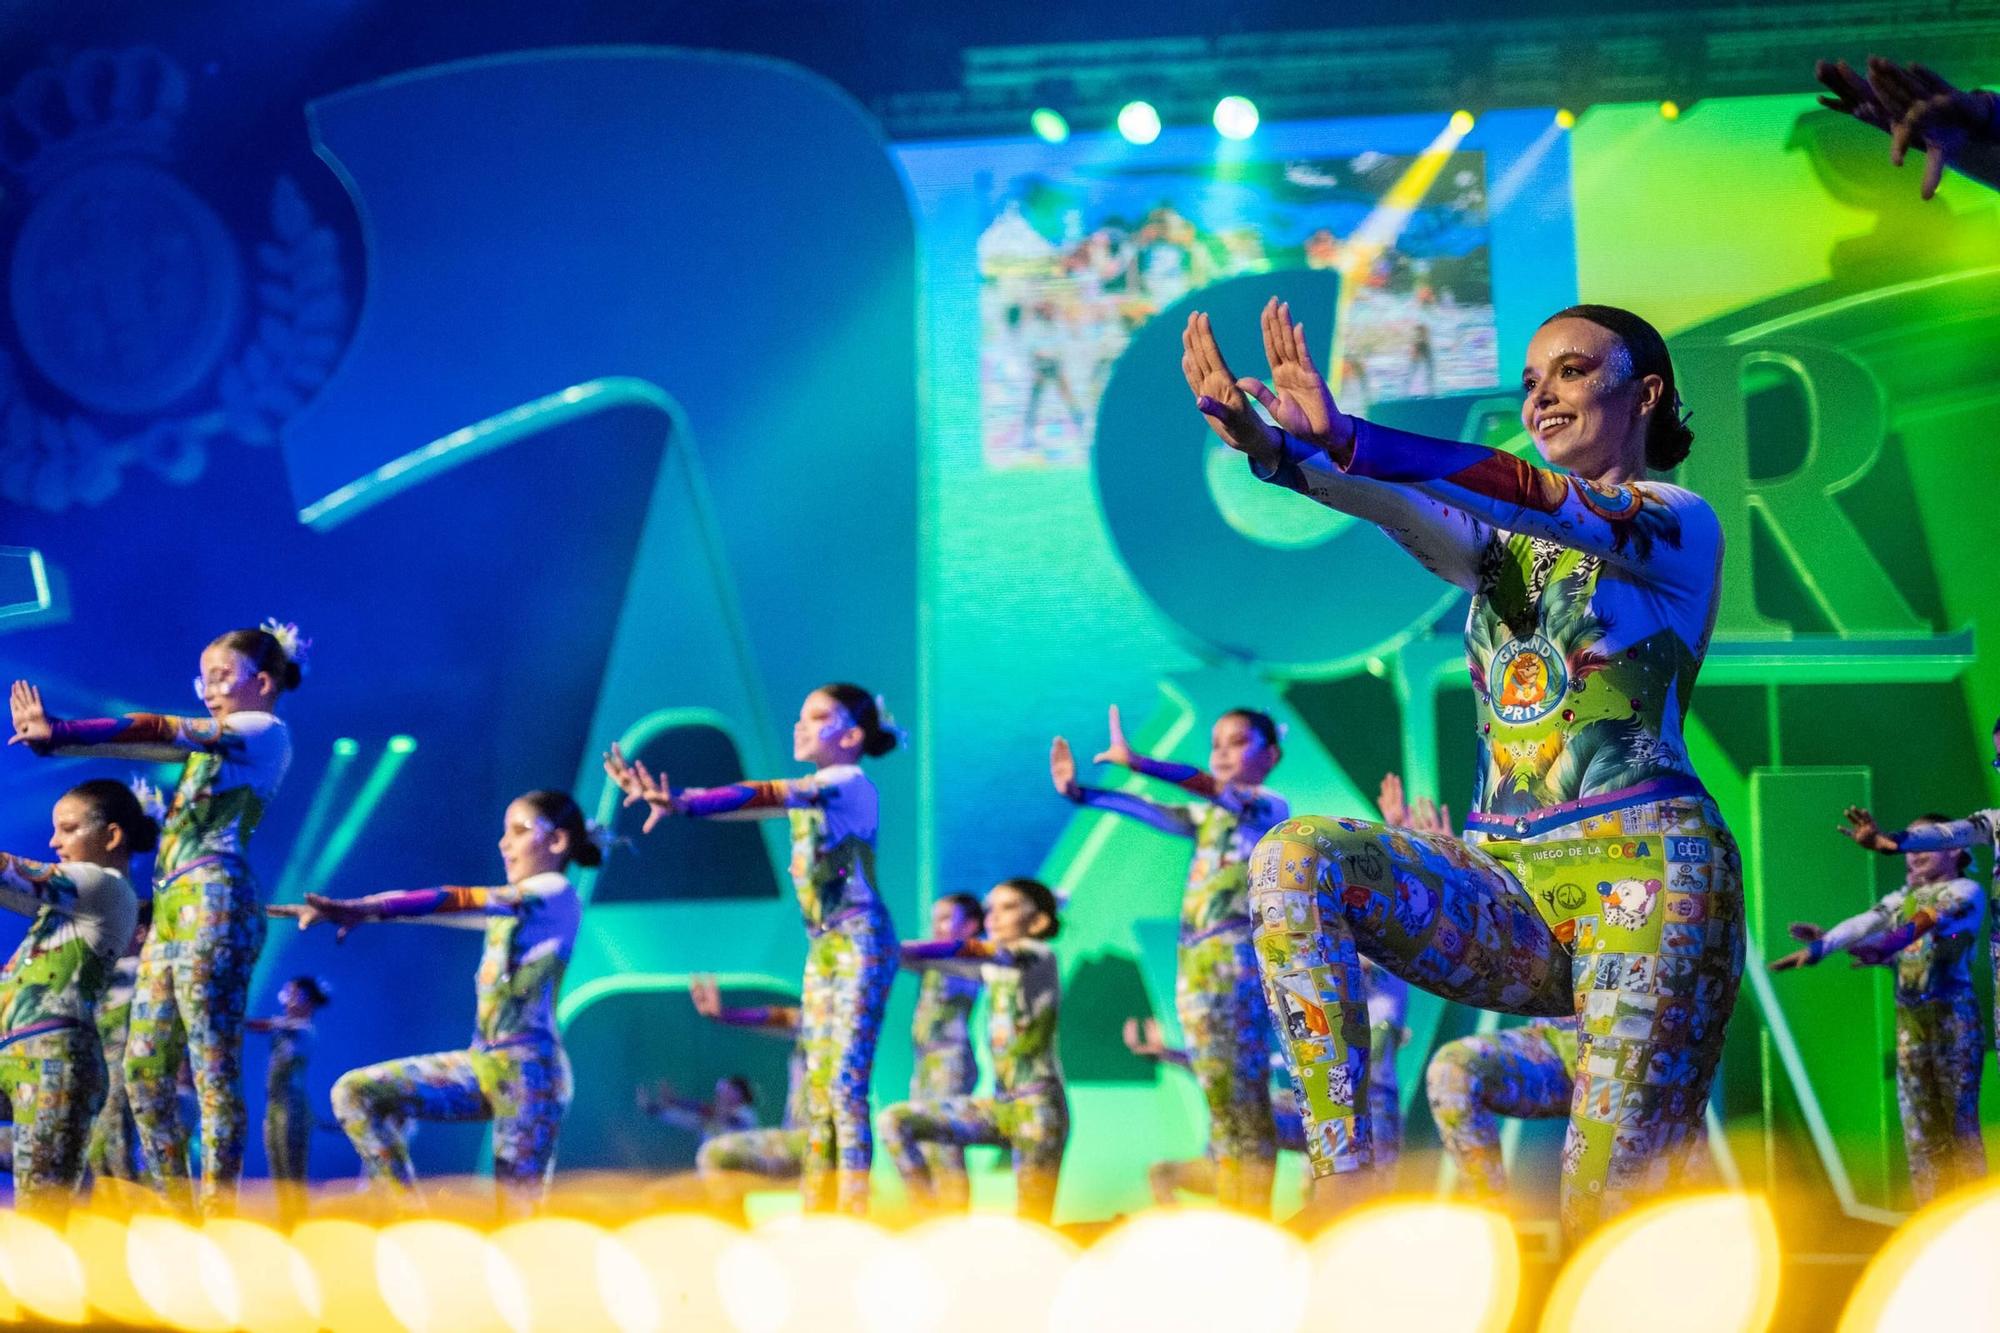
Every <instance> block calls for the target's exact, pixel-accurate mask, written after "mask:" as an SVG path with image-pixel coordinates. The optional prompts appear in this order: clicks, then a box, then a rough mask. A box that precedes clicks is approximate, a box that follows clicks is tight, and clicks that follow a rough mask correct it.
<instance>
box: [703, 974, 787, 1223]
mask: <svg viewBox="0 0 2000 1333" xmlns="http://www.w3.org/2000/svg"><path fill="white" fill-rule="evenodd" d="M688 998H689V999H690V1000H692V1001H693V1002H694V1008H695V1012H696V1013H698V1014H700V1015H701V1016H702V1017H703V1018H706V1019H709V1020H711V1021H713V1022H717V1023H722V1024H725V1025H727V1026H729V1027H736V1028H745V1029H747V1030H749V1031H751V1032H758V1033H762V1034H763V1035H765V1036H767V1037H775V1038H777V1039H779V1040H781V1041H786V1042H790V1043H791V1046H792V1055H791V1059H790V1060H789V1061H787V1062H786V1075H787V1077H786V1080H785V1113H784V1117H783V1119H782V1120H781V1121H780V1122H779V1124H778V1126H777V1127H776V1128H774V1129H756V1128H750V1127H746V1128H743V1129H739V1130H735V1131H733V1132H731V1133H728V1134H717V1135H715V1136H714V1137H712V1138H707V1139H703V1140H702V1144H701V1147H700V1148H699V1149H698V1150H697V1151H696V1153H695V1159H694V1164H695V1171H696V1173H697V1174H698V1175H699V1176H700V1178H701V1184H702V1188H703V1190H705V1191H706V1192H707V1194H708V1199H709V1202H710V1204H711V1205H712V1206H713V1207H714V1208H715V1209H716V1210H717V1211H718V1212H720V1213H721V1214H722V1215H723V1216H724V1217H725V1218H726V1219H727V1220H729V1221H732V1222H736V1223H741V1222H742V1221H743V1198H744V1196H745V1195H747V1194H749V1193H750V1192H752V1191H753V1190H756V1189H759V1188H768V1187H771V1186H776V1185H783V1184H793V1183H796V1182H797V1181H798V1180H799V1179H800V1178H801V1177H802V1176H804V1174H805V1161H806V1138H807V1131H806V1061H805V1049H804V1048H803V1047H802V1046H801V1045H800V1044H799V1010H798V1007H797V1006H796V1005H785V1004H768V1005H751V1006H748V1007H743V1008H725V1007H724V1006H723V1003H722V991H721V990H720V989H719V988H718V987H717V986H716V984H715V978H713V977H705V976H695V977H689V978H688Z"/></svg>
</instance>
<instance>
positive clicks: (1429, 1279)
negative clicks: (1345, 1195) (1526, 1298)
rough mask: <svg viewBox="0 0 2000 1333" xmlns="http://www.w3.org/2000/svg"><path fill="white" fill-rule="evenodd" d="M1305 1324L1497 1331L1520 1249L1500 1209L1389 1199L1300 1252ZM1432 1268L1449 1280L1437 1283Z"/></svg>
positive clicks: (1515, 1296)
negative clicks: (1305, 1277)
mask: <svg viewBox="0 0 2000 1333" xmlns="http://www.w3.org/2000/svg"><path fill="white" fill-rule="evenodd" d="M1309 1259H1310V1262H1311V1264H1312V1278H1311V1284H1310V1286H1309V1288H1308V1293H1309V1294H1308V1296H1307V1299H1306V1304H1307V1308H1308V1309H1309V1310H1310V1311H1311V1313H1310V1314H1309V1315H1308V1316H1307V1318H1306V1321H1305V1324H1304V1327H1305V1328H1307V1329H1312V1330H1318V1329H1334V1328H1346V1327H1351V1326H1352V1325H1353V1323H1354V1321H1355V1320H1356V1319H1357V1318H1359V1317H1360V1316H1361V1315H1363V1314H1364V1313H1365V1314H1366V1318H1367V1322H1368V1323H1369V1325H1370V1326H1371V1327H1380V1328H1412V1329H1416V1328H1420V1329H1423V1330H1425V1333H1501V1330H1504V1329H1506V1328H1507V1327H1508V1326H1509V1325H1510V1324H1511V1323H1512V1321H1513V1318H1514V1306H1515V1303H1516V1302H1517V1301H1518V1300H1519V1299H1520V1294H1521V1252H1520V1246H1519V1244H1518V1243H1517V1242H1516V1241H1515V1239H1514V1229H1513V1228H1512V1227H1511V1226H1510V1225H1509V1224H1508V1222H1507V1219H1506V1218H1505V1217H1502V1216H1501V1215H1500V1214H1499V1213H1496V1212H1493V1211H1491V1210H1490V1209H1486V1208H1475V1207H1473V1206H1471V1205H1469V1204H1462V1203H1446V1202H1441V1201H1437V1200H1430V1199H1410V1200H1391V1201H1388V1202H1384V1203H1379V1204H1375V1205H1373V1206H1371V1207H1368V1208H1363V1209H1361V1210H1360V1211H1358V1212H1355V1213H1353V1214H1351V1215H1349V1216H1347V1217H1344V1218H1342V1219H1341V1220H1340V1221H1339V1222H1337V1223H1335V1224H1334V1225H1333V1226H1332V1227H1330V1228H1328V1229H1327V1230H1326V1231H1325V1232H1323V1233H1322V1234H1321V1235H1320V1236H1319V1238H1318V1239H1317V1240H1315V1241H1313V1243H1312V1246H1311V1249H1310V1251H1309ZM1441 1273H1449V1274H1450V1275H1451V1280H1450V1281H1448V1282H1445V1281H1439V1280H1438V1279H1439V1275H1440V1274H1441Z"/></svg>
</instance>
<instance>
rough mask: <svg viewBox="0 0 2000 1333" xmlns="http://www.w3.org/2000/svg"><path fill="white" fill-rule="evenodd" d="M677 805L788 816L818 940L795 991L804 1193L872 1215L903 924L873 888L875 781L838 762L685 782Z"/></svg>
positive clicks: (803, 899) (691, 810) (698, 813)
mask: <svg viewBox="0 0 2000 1333" xmlns="http://www.w3.org/2000/svg"><path fill="white" fill-rule="evenodd" d="M676 802H677V808H678V809H679V811H680V812H681V813H682V814H686V815H690V816H693V817H695V818H705V819H762V818H771V817H774V816H777V815H785V816H787V817H788V818H789V819H790V821H791V826H792V863H791V874H792V886H793V888H794V889H795V890H797V892H798V899H799V912H800V915H801V917H802V918H803V919H804V921H805V927H806V933H807V935H808V936H810V943H809V944H808V945H807V946H806V971H805V981H804V983H803V985H802V986H801V988H800V997H799V1004H800V1007H801V1009H802V1011H803V1020H802V1027H801V1030H800V1033H799V1042H800V1045H801V1047H802V1048H803V1049H804V1051H805V1054H806V1097H807V1100H806V1138H807V1142H806V1162H805V1173H804V1176H803V1179H802V1193H803V1196H804V1201H805V1206H806V1207H807V1208H809V1209H826V1208H829V1207H837V1208H839V1209H840V1210H841V1211H842V1212H848V1213H864V1212H866V1211H867V1209H868V1171H869V1167H870V1166H871V1165H872V1164H873V1162H874V1160H875V1136H874V1130H873V1128H872V1126H871V1125H870V1123H869V1117H868V1087H869V1080H870V1078H871V1077H872V1076H873V1073H874V1069H875V1045H876V1042H877V1041H878V1040H879V1039H880V1037H881V1033H882V1014H883V1010H884V1009H885V1008H886V1007H887V1006H888V1003H889V985H890V983H891V982H893V981H894V980H895V979H896V928H895V925H894V923H893V922H891V921H890V919H889V909H888V908H887V907H886V906H885V905H884V904H883V902H882V898H881V895H880V894H879V893H878V892H877V890H876V887H875V831H876V820H877V800H876V796H875V784H874V783H873V782H871V781H869V779H868V776H867V774H865V773H863V772H862V771H861V769H860V766H859V765H855V764H837V765H832V766H829V767H827V768H822V769H820V770H818V771H817V772H815V773H813V774H812V775H811V776H809V777H804V778H793V779H789V780H782V781H770V782H738V783H732V784H730V785H729V786H726V787H710V788H706V789H699V790H688V791H684V792H680V793H677V795H676Z"/></svg>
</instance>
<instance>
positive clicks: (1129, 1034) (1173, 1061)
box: [1125, 1018, 1194, 1069]
mask: <svg viewBox="0 0 2000 1333" xmlns="http://www.w3.org/2000/svg"><path fill="white" fill-rule="evenodd" d="M1125 1049H1126V1050H1128V1051H1130V1052H1132V1054H1134V1055H1136V1056H1138V1057H1139V1058H1140V1059H1142V1060H1158V1061H1159V1062H1160V1063H1161V1064H1163V1065H1173V1066H1174V1067H1175V1068H1177V1069H1192V1068H1194V1060H1193V1058H1192V1057H1190V1056H1189V1055H1188V1053H1187V1052H1186V1051H1184V1050H1182V1049H1181V1048H1180V1047H1178V1046H1169V1045H1167V1043H1166V1039H1165V1037H1164V1036H1163V1035H1162V1034H1161V1032H1160V1023H1159V1020H1158V1019H1155V1018H1147V1019H1138V1018H1128V1019H1126V1020H1125Z"/></svg>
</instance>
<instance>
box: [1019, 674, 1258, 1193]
mask: <svg viewBox="0 0 2000 1333" xmlns="http://www.w3.org/2000/svg"><path fill="white" fill-rule="evenodd" d="M1110 725H1111V744H1110V746H1109V747H1108V748H1107V749H1105V750H1104V751H1103V752H1102V753H1100V754H1099V755H1098V756H1097V757H1096V760H1095V762H1096V763H1100V764H1117V765H1119V766H1120V767H1123V768H1129V769H1131V770H1132V771H1133V772H1135V773H1143V774H1145V775H1146V776H1147V777H1151V778H1156V779H1158V780H1160V781H1162V782H1171V783H1173V784H1174V785H1175V786H1178V787H1180V788H1181V789H1183V790H1184V791H1187V792H1189V793H1190V794H1192V795H1194V796H1196V797H1199V798H1200V799H1199V800H1198V801H1196V802H1194V803H1191V804H1187V805H1166V804H1162V803H1160V802H1158V801H1154V800H1150V799H1148V798H1147V797H1144V796H1140V795H1138V794H1136V793H1133V792H1123V791H1108V790H1105V789H1103V788H1099V787H1085V786H1081V785H1079V784H1078V782H1077V780H1076V760H1075V758H1074V757H1073V756H1072V755H1071V753H1070V748H1069V742H1068V741H1066V740H1064V739H1063V738H1062V737H1060V736H1058V737H1056V739H1055V742H1054V744H1053V745H1052V746H1051V747H1050V749H1049V777H1050V779H1051V780H1052V781H1053V782H1054V783H1055V788H1056V791H1057V792H1059V793H1061V794H1062V796H1064V797H1065V798H1066V799H1068V800H1071V801H1074V802H1076V803H1077V804H1079V805H1085V806H1089V807H1091V808H1092V809H1097V810H1109V811H1113V812H1115V813H1118V814H1121V815H1127V816H1130V817H1131V818H1134V819H1138V820H1142V821H1143V822H1145V823H1147V824H1150V825H1152V826H1153V827H1154V828H1156V829H1160V830H1161V831H1163V832H1166V833H1172V834H1176V835H1178V836H1180V837H1184V838H1191V839H1193V840H1194V844H1195V854H1194V861H1193V863H1192V864H1191V865H1190V866H1189V867H1188V877H1187V886H1186V888H1185V890H1184V891H1183V892H1182V894H1181V922H1180V925H1181V933H1180V948H1179V952H1178V954H1177V956H1176V960H1175V978H1174V1008H1175V1010H1176V1011H1177V1014H1178V1016H1179V1018H1180V1023H1181V1031H1182V1033H1184V1034H1185V1036H1186V1038H1187V1043H1188V1051H1189V1054H1190V1057H1191V1058H1192V1060H1193V1066H1192V1068H1193V1070H1194V1076H1195V1078H1196V1080H1197V1081H1199V1082H1200V1084H1201V1092H1202V1097H1203V1099H1204V1100H1205V1101H1207V1103H1208V1115H1209V1142H1210V1145H1211V1151H1212V1152H1213V1154H1214V1157H1215V1183H1216V1201H1217V1202H1218V1203H1220V1204H1222V1205H1223V1206H1225V1207H1229V1208H1240V1209H1243V1210H1245V1211H1247V1212H1255V1213H1262V1212H1264V1211H1265V1210H1267V1209H1268V1208H1269V1207H1270V1204H1271V1180H1272V1175H1273V1172H1274V1171H1275V1169H1276V1162H1277V1151H1278V1148H1277V1140H1276V1139H1275V1137H1274V1134H1275V1131H1274V1129H1273V1127H1272V1120H1271V1081H1270V1077H1269V1074H1268V1072H1267V1066H1266V1058H1267V1053H1268V1049H1269V1043H1268V1040H1267V1035H1266V1034H1267V1031H1268V1028H1269V1026H1270V1022H1271V1018H1270V1012H1269V1010H1268V1009H1267V1008H1266V1005H1265V1000H1264V992H1263V989H1262V987H1261V986H1260V984H1259V982H1258V979H1257V959H1256V954H1255V952H1254V951H1253V949H1252V948H1251V943H1250V934H1251V923H1250V905H1249V898H1248V889H1249V879H1248V874H1247V868H1246V865H1245V863H1246V862H1247V861H1248V859H1249V855H1250V849H1251V848H1253V847H1255V846H1256V845H1257V839H1259V838H1261V837H1262V836H1264V834H1265V833H1266V832H1268V831H1269V830H1270V829H1271V827H1272V826H1273V825H1275V824H1277V823H1278V822H1279V821H1280V820H1282V819H1284V818H1285V817H1286V815H1287V814H1288V813H1289V808H1288V807H1287V806H1286V804H1285V798H1284V797H1282V796H1280V795H1278V794H1277V793H1276V792H1274V791H1272V790H1270V789H1269V788H1267V787H1265V786H1264V785H1263V783H1264V780H1265V779H1266V778H1267V777H1269V776H1270V774H1271V770H1272V769H1273V768H1275V767H1276V766H1277V763H1278V760H1279V759H1280V758H1281V757H1282V756H1283V751H1282V750H1281V749H1280V748H1279V744H1278V740H1279V738H1278V727H1277V724H1276V723H1275V722H1273V721H1272V720H1271V718H1270V717H1269V716H1268V715H1267V714H1264V713H1260V712H1257V711H1256V710H1254V709H1249V708H1236V709H1231V710H1230V711H1229V712H1227V713H1224V714H1223V715H1222V716H1221V717H1220V718H1217V719H1216V722H1215V726H1214V727H1213V728H1212V729H1211V731H1210V733H1209V771H1207V772H1204V771H1202V770H1201V769H1199V768H1196V767H1194V766H1193V765H1192V764H1176V763H1170V762H1167V761H1165V760H1160V759H1153V758H1150V757H1148V756H1146V755H1142V754H1138V753H1136V752H1135V751H1134V750H1133V749H1132V747H1131V746H1130V745H1128V744H1126V741H1125V731H1124V728H1123V726H1122V725H1121V724H1120V721H1119V716H1118V710H1117V709H1116V708H1115V707H1114V708H1113V709H1112V710H1111V724H1110Z"/></svg>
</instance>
